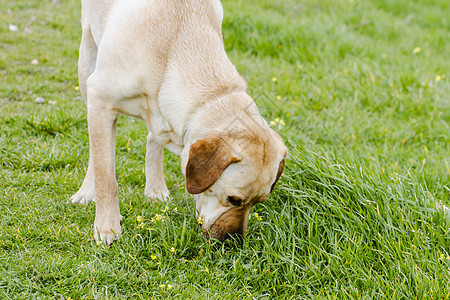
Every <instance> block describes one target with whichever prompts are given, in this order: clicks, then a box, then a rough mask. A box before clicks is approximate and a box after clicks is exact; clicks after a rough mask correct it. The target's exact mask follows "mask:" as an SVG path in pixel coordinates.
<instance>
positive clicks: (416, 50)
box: [413, 47, 422, 54]
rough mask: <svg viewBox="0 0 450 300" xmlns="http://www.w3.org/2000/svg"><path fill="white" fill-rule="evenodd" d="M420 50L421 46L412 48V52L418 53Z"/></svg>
mask: <svg viewBox="0 0 450 300" xmlns="http://www.w3.org/2000/svg"><path fill="white" fill-rule="evenodd" d="M420 51H422V48H420V47H416V48H414V49H413V53H414V54H417V53H419V52H420Z"/></svg>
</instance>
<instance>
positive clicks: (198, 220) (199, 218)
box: [197, 217, 205, 225]
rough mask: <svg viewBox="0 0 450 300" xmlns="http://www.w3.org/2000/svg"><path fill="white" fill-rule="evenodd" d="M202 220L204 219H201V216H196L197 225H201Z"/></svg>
mask: <svg viewBox="0 0 450 300" xmlns="http://www.w3.org/2000/svg"><path fill="white" fill-rule="evenodd" d="M203 221H205V219H203V218H202V217H198V218H197V224H198V225H202V224H203Z"/></svg>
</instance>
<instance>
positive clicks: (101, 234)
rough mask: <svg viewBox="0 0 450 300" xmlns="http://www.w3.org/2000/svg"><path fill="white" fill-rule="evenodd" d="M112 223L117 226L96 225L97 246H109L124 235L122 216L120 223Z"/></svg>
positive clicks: (95, 237)
mask: <svg viewBox="0 0 450 300" xmlns="http://www.w3.org/2000/svg"><path fill="white" fill-rule="evenodd" d="M108 223H109V222H108ZM112 223H115V224H112V225H110V226H108V225H105V224H102V226H100V225H97V224H95V223H94V239H95V241H96V242H97V244H101V243H103V244H104V245H106V246H109V245H111V244H112V243H113V242H114V241H115V240H117V239H118V238H119V236H120V235H121V233H122V216H120V218H119V222H112ZM108 228H109V229H108Z"/></svg>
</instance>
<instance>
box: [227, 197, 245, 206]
mask: <svg viewBox="0 0 450 300" xmlns="http://www.w3.org/2000/svg"><path fill="white" fill-rule="evenodd" d="M228 202H230V203H231V204H233V205H234V206H240V205H241V204H242V200H241V199H239V198H237V197H234V196H228Z"/></svg>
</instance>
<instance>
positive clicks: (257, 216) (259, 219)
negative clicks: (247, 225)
mask: <svg viewBox="0 0 450 300" xmlns="http://www.w3.org/2000/svg"><path fill="white" fill-rule="evenodd" d="M254 216H255V218H256V219H258V221H261V220H262V218H261V217H260V216H259V215H258V213H255V214H254Z"/></svg>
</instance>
